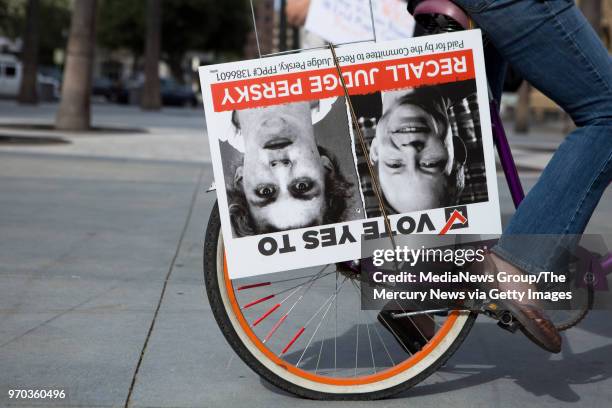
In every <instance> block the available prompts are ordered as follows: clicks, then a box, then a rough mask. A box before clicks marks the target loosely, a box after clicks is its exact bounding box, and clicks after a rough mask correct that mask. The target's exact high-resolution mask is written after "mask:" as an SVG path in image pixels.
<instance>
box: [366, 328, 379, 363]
mask: <svg viewBox="0 0 612 408" xmlns="http://www.w3.org/2000/svg"><path fill="white" fill-rule="evenodd" d="M366 331H367V333H368V342H369V343H370V355H371V356H372V367H373V368H374V373H376V372H377V370H376V361H375V360H374V349H373V348H372V338H371V337H370V325H369V324H368V323H366Z"/></svg>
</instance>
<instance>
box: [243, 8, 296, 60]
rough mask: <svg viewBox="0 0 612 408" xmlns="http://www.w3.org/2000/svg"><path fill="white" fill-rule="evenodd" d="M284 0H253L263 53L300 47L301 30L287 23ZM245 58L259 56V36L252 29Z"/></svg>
mask: <svg viewBox="0 0 612 408" xmlns="http://www.w3.org/2000/svg"><path fill="white" fill-rule="evenodd" d="M284 3H285V2H284V1H282V0H281V1H275V0H253V8H254V11H255V27H257V35H258V36H259V47H260V49H261V55H266V54H271V53H275V52H279V51H285V50H288V49H295V48H299V31H298V30H297V29H294V28H293V27H291V26H288V25H287V24H286V20H285V18H284V12H283V11H282V10H284ZM244 57H245V59H252V58H258V57H259V53H258V50H257V37H256V36H255V30H253V31H251V32H250V33H249V35H248V38H247V43H246V46H245V48H244Z"/></svg>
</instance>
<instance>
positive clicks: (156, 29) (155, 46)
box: [141, 0, 162, 110]
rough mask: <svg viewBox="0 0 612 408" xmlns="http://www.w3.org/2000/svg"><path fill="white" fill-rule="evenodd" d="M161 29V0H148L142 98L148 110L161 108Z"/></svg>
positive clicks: (142, 103)
mask: <svg viewBox="0 0 612 408" xmlns="http://www.w3.org/2000/svg"><path fill="white" fill-rule="evenodd" d="M161 29H162V27H161V0H148V1H147V39H146V48H145V82H144V86H143V89H142V99H141V106H142V108H143V109H147V110H158V109H160V108H161V95H160V85H159V57H160V49H161Z"/></svg>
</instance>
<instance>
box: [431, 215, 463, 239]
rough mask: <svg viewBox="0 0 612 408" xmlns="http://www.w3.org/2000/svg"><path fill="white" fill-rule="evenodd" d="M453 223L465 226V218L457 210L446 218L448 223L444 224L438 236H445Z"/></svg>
mask: <svg viewBox="0 0 612 408" xmlns="http://www.w3.org/2000/svg"><path fill="white" fill-rule="evenodd" d="M455 221H459V222H460V223H461V224H465V223H466V222H467V218H465V217H464V216H463V214H461V213H460V212H459V211H457V210H455V211H453V213H452V214H451V216H450V217H449V218H448V221H447V222H446V224H444V227H443V228H442V230H441V231H440V233H439V234H438V235H445V234H446V233H447V232H448V230H450V229H451V227H452V226H453V224H454V223H455Z"/></svg>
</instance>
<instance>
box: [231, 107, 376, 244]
mask: <svg viewBox="0 0 612 408" xmlns="http://www.w3.org/2000/svg"><path fill="white" fill-rule="evenodd" d="M313 122H316V123H313ZM232 127H233V131H234V132H235V135H234V136H233V138H231V139H232V140H229V141H222V142H221V151H222V156H223V163H224V173H225V185H226V192H227V198H228V207H229V208H228V211H229V214H230V219H231V223H232V230H233V234H234V236H235V237H243V236H251V235H259V234H267V233H271V232H279V231H286V230H291V229H298V228H304V227H313V226H320V225H326V224H335V223H339V222H344V221H351V220H355V219H360V218H363V217H364V213H365V211H364V209H363V203H362V200H361V198H360V194H359V188H358V186H359V179H358V177H357V172H356V169H355V164H354V156H353V150H352V145H351V137H350V133H349V121H348V116H347V113H346V107H345V101H344V98H338V99H333V100H327V101H322V102H321V101H316V102H315V103H310V102H298V103H290V104H285V105H276V106H271V107H264V108H254V109H245V110H241V111H234V112H233V114H232ZM228 139H229V138H228Z"/></svg>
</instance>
